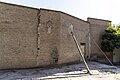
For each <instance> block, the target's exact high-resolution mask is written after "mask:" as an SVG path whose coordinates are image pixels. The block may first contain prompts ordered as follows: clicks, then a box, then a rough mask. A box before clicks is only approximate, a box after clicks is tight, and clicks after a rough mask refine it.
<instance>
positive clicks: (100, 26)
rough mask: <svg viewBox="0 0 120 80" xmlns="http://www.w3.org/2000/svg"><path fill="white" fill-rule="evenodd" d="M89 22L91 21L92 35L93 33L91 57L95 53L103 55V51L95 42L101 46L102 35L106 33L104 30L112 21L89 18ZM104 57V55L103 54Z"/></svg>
mask: <svg viewBox="0 0 120 80" xmlns="http://www.w3.org/2000/svg"><path fill="white" fill-rule="evenodd" d="M88 22H89V23H90V35H91V58H92V57H93V56H95V55H98V56H99V55H102V56H103V54H102V53H101V51H100V50H99V49H98V47H97V46H96V45H95V43H94V42H93V39H94V40H95V42H96V43H97V44H98V45H99V47H101V36H102V34H103V33H104V30H105V29H106V28H107V27H108V26H109V24H110V23H111V21H108V20H101V19H94V18H88ZM103 57H104V56H103Z"/></svg>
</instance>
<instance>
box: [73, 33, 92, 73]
mask: <svg viewBox="0 0 120 80" xmlns="http://www.w3.org/2000/svg"><path fill="white" fill-rule="evenodd" d="M71 34H72V37H73V39H74V42H75V44H76V46H77V49H78V51H79V54H80V55H81V57H82V59H83V61H84V64H85V66H86V69H87V73H89V74H90V75H91V73H90V69H89V67H88V65H87V62H86V60H85V58H84V56H83V52H82V49H81V48H80V46H79V44H78V42H77V39H76V37H75V35H74V33H73V32H72V31H71Z"/></svg>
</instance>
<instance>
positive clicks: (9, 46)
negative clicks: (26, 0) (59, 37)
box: [0, 3, 38, 69]
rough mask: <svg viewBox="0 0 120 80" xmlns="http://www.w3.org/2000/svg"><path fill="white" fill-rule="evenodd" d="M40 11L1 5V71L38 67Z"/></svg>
mask: <svg viewBox="0 0 120 80" xmlns="http://www.w3.org/2000/svg"><path fill="white" fill-rule="evenodd" d="M37 14H38V10H36V9H32V8H27V7H20V6H15V5H9V4H5V3H0V69H8V68H28V67H34V66H35V65H36V55H37V34H36V33H37V24H38V16H37Z"/></svg>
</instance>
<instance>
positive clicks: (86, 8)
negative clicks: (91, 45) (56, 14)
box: [0, 0, 120, 25]
mask: <svg viewBox="0 0 120 80" xmlns="http://www.w3.org/2000/svg"><path fill="white" fill-rule="evenodd" d="M0 1H2V2H7V3H13V4H19V5H24V6H30V7H35V8H45V9H52V10H58V11H62V12H65V13H68V14H70V15H73V16H75V17H78V18H80V19H83V20H87V18H88V17H91V18H98V19H104V20H110V21H112V24H114V25H118V24H120V0H0Z"/></svg>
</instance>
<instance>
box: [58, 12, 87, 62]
mask: <svg viewBox="0 0 120 80" xmlns="http://www.w3.org/2000/svg"><path fill="white" fill-rule="evenodd" d="M60 16H61V17H60V23H61V25H60V54H59V63H69V62H78V61H82V58H80V55H79V53H78V50H77V47H76V45H75V42H74V40H73V38H72V36H71V35H70V34H69V32H68V28H69V26H70V25H69V24H72V25H73V30H74V34H75V36H76V38H77V41H78V43H79V45H81V43H85V53H84V56H85V57H87V56H88V47H89V46H88V45H89V44H88V42H89V41H88V33H89V23H87V22H86V21H83V20H81V19H78V18H76V17H73V16H71V15H68V14H64V13H61V15H60Z"/></svg>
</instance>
